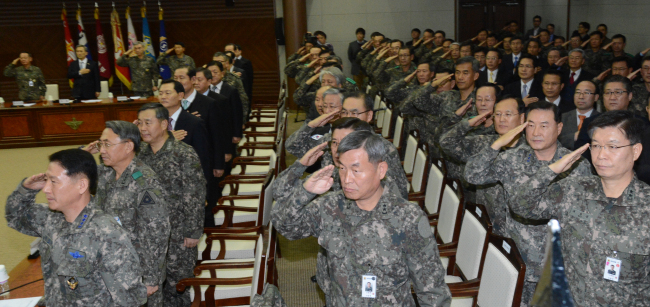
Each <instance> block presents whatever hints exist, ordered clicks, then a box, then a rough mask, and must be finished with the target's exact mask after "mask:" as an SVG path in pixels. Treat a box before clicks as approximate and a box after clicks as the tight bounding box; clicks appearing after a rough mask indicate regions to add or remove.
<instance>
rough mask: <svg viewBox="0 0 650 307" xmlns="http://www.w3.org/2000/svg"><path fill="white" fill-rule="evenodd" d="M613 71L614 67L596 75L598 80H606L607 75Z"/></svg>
mask: <svg viewBox="0 0 650 307" xmlns="http://www.w3.org/2000/svg"><path fill="white" fill-rule="evenodd" d="M611 71H612V69H611V68H610V69H608V70H606V71H603V72H601V73H600V75H598V77H596V79H598V80H600V81H604V80H605V78H606V77H607V75H609V73H610V72H611Z"/></svg>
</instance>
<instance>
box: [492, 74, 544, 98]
mask: <svg viewBox="0 0 650 307" xmlns="http://www.w3.org/2000/svg"><path fill="white" fill-rule="evenodd" d="M506 94H507V95H512V96H514V97H517V98H525V97H521V79H520V80H517V81H514V82H511V83H510V84H508V85H506V87H505V88H504V89H503V92H502V95H506ZM528 96H530V97H537V98H538V99H539V100H544V99H545V98H546V97H545V96H544V91H543V90H542V82H541V81H539V80H537V78H535V79H533V83H532V84H531V86H530V88H529V89H528Z"/></svg>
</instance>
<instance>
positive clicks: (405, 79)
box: [404, 70, 418, 83]
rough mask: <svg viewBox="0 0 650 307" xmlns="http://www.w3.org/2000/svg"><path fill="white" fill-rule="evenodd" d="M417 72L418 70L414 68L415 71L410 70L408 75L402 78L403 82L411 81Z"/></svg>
mask: <svg viewBox="0 0 650 307" xmlns="http://www.w3.org/2000/svg"><path fill="white" fill-rule="evenodd" d="M417 73H418V71H417V70H416V71H414V72H412V73H411V74H410V75H408V76H406V78H404V82H406V83H409V82H411V80H413V78H414V77H415V74H417Z"/></svg>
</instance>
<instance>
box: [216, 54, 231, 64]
mask: <svg viewBox="0 0 650 307" xmlns="http://www.w3.org/2000/svg"><path fill="white" fill-rule="evenodd" d="M218 56H220V57H223V58H224V59H226V61H228V63H230V64H232V58H231V57H230V56H229V55H227V54H225V53H223V52H215V53H214V55H213V56H212V57H213V58H216V57H218Z"/></svg>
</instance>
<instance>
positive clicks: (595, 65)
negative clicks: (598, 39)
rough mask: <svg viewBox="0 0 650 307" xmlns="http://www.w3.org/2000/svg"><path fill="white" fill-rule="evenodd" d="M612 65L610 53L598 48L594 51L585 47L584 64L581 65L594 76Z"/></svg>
mask: <svg viewBox="0 0 650 307" xmlns="http://www.w3.org/2000/svg"><path fill="white" fill-rule="evenodd" d="M611 67H612V54H611V53H609V52H607V51H605V50H603V49H600V50H598V51H597V52H594V51H593V50H592V49H591V48H587V49H585V64H584V65H583V66H582V68H584V69H585V70H586V71H588V72H590V73H591V74H593V75H594V76H598V75H600V73H601V72H603V71H605V70H607V69H609V68H611Z"/></svg>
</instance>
